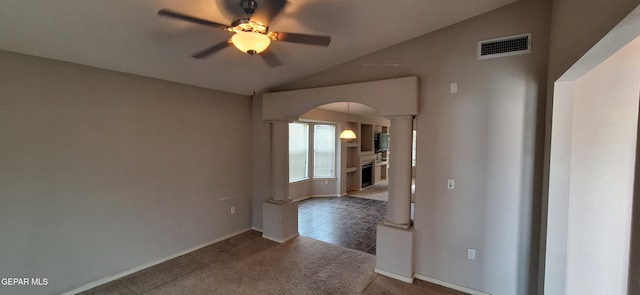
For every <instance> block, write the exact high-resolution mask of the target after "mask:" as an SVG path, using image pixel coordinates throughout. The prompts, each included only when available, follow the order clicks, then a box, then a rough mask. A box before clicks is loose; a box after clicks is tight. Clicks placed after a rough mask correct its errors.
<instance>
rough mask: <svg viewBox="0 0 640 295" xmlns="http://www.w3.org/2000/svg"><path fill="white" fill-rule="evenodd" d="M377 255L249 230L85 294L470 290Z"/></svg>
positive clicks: (421, 292) (388, 292) (423, 291)
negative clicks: (416, 275) (408, 271)
mask: <svg viewBox="0 0 640 295" xmlns="http://www.w3.org/2000/svg"><path fill="white" fill-rule="evenodd" d="M374 266H375V256H373V255H371V254H367V253H364V252H360V251H355V250H351V249H346V248H342V247H339V246H335V245H331V244H328V243H325V242H321V241H317V240H314V239H311V238H306V237H297V238H295V239H293V240H291V241H289V242H287V243H284V244H278V243H275V242H272V241H269V240H266V239H263V238H261V237H260V233H259V232H256V231H249V232H246V233H243V234H241V235H238V236H236V237H233V238H230V239H227V240H224V241H222V242H219V243H216V244H213V245H210V246H207V247H204V248H202V249H199V250H197V251H194V252H192V253H189V254H186V255H183V256H180V257H178V258H175V259H172V260H169V261H167V262H164V263H161V264H159V265H156V266H153V267H150V268H147V269H144V270H142V271H139V272H137V273H134V274H131V275H129V276H127V277H124V278H122V279H119V280H116V281H113V282H110V283H107V284H105V285H102V286H99V287H96V288H94V289H91V290H88V291H86V292H83V293H81V294H84V295H88V294H118V295H142V294H145V295H147V294H369V295H373V294H430V295H439V294H464V293H460V292H456V291H453V290H450V289H446V288H443V287H440V286H437V285H433V284H430V283H426V282H422V281H416V282H415V283H414V284H406V283H402V282H399V281H396V280H393V279H389V278H386V277H383V276H380V275H378V274H375V273H374V272H373V269H374Z"/></svg>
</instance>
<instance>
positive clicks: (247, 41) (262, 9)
mask: <svg viewBox="0 0 640 295" xmlns="http://www.w3.org/2000/svg"><path fill="white" fill-rule="evenodd" d="M285 4H286V0H272V1H260V4H258V1H256V0H240V1H239V5H240V8H242V11H243V12H244V14H243V15H242V16H240V17H238V18H236V19H235V20H234V21H233V22H232V23H231V25H229V26H228V25H223V24H219V23H216V22H212V21H208V20H205V19H201V18H197V17H193V16H190V15H186V14H183V13H180V12H176V11H173V10H169V9H161V10H160V11H158V15H159V16H164V17H170V18H174V19H179V20H184V21H188V22H192V23H196V24H200V25H205V26H209V27H214V28H218V29H222V30H225V31H228V32H231V33H233V35H232V36H231V38H230V39H229V40H225V41H222V42H220V43H218V44H216V45H213V46H211V47H209V48H207V49H204V50H202V51H200V52H197V53H195V54H193V55H191V56H192V57H194V58H206V57H208V56H210V55H212V54H214V53H216V52H218V51H220V50H222V49H224V48H226V47H229V46H230V45H234V46H235V47H236V48H237V49H238V50H240V51H242V52H244V53H247V54H249V55H254V54H258V55H260V56H262V58H263V59H264V60H265V62H266V63H267V64H268V65H269V66H272V67H277V66H279V65H281V64H282V62H281V61H280V59H279V58H278V57H277V56H276V55H275V54H274V53H273V52H272V51H270V50H269V49H268V48H269V45H270V44H271V42H272V41H281V42H291V43H300V44H307V45H316V46H324V47H326V46H329V43H330V42H331V37H329V36H318V35H308V34H298V33H287V32H275V31H269V23H270V22H271V20H273V18H275V17H276V16H277V15H278V14H279V13H280V12H282V10H283V9H284V6H285Z"/></svg>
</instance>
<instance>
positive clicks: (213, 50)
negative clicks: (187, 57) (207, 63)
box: [191, 41, 230, 58]
mask: <svg viewBox="0 0 640 295" xmlns="http://www.w3.org/2000/svg"><path fill="white" fill-rule="evenodd" d="M229 45H230V44H229V41H222V42H220V43H218V44H216V45H213V46H211V47H209V48H207V49H205V50H202V51H200V52H198V53H195V54H193V55H191V57H194V58H205V57H208V56H210V55H212V54H214V53H216V52H218V51H220V50H222V49H225V48H227V47H229Z"/></svg>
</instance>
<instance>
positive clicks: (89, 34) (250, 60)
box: [0, 0, 516, 94]
mask: <svg viewBox="0 0 640 295" xmlns="http://www.w3.org/2000/svg"><path fill="white" fill-rule="evenodd" d="M257 1H258V4H259V5H260V3H261V2H262V3H263V5H264V2H268V1H270V0H257ZM515 1H516V0H473V1H469V0H397V1H389V0H348V1H346V0H289V1H288V2H287V5H286V6H285V8H284V10H283V11H282V13H280V14H279V15H278V16H277V17H276V18H275V19H274V20H273V21H272V22H271V23H270V29H271V30H275V31H283V32H293V33H306V34H316V35H329V36H331V38H332V39H331V43H330V45H329V46H328V47H318V46H310V45H301V44H294V43H286V42H273V43H272V44H271V47H270V50H271V51H272V52H273V53H275V54H276V55H277V56H278V57H279V59H280V60H281V61H282V62H283V65H281V66H279V67H269V66H268V65H267V64H266V63H265V62H264V60H263V59H262V58H260V57H258V56H250V55H248V54H246V53H242V52H240V51H239V50H237V49H235V48H234V47H229V48H225V49H224V50H221V51H219V52H217V53H216V54H215V55H212V56H210V57H208V58H206V59H195V58H192V57H191V55H192V54H194V53H196V52H198V51H201V50H203V49H205V48H207V47H210V46H212V45H214V44H216V43H219V42H221V41H224V40H226V39H228V38H229V37H230V36H231V34H230V33H229V32H226V31H223V30H219V29H214V28H211V27H206V26H202V25H198V24H193V23H189V22H184V21H179V20H175V19H171V18H164V17H158V15H157V12H158V11H159V10H160V9H163V8H168V9H171V10H175V11H179V12H183V13H185V14H189V15H193V16H196V17H199V18H203V19H207V20H211V21H214V22H218V23H223V24H230V23H231V22H232V20H233V18H234V16H233V14H234V12H232V11H230V10H229V9H224V8H223V7H233V5H235V2H240V1H239V0H208V1H204V0H154V1H149V0H147V1H142V0H140V1H132V0H108V1H105V0H56V1H51V0H28V1H25V0H2V1H0V49H2V50H7V51H13V52H18V53H24V54H29V55H34V56H40V57H45V58H51V59H56V60H62V61H67V62H72V63H77V64H82V65H88V66H93V67H98V68H104V69H109V70H115V71H120V72H125V73H131V74H136V75H142V76H148V77H153V78H158V79H163V80H168V81H174V82H179V83H184V84H189V85H195V86H201V87H206V88H211V89H217V90H223V91H229V92H235V93H241V94H249V93H251V92H253V91H256V92H261V91H264V90H266V89H269V88H270V87H274V86H277V85H280V84H284V83H287V82H291V81H294V80H296V79H299V78H301V77H304V76H307V75H310V74H313V73H316V72H318V71H322V70H324V69H327V68H330V67H332V66H335V65H338V64H341V63H343V62H346V61H349V60H352V59H354V58H357V57H360V56H363V55H366V54H369V53H372V52H375V51H377V50H380V49H383V48H386V47H389V46H391V45H394V44H397V43H400V42H403V41H406V40H409V39H412V38H415V37H417V36H420V35H423V34H426V33H429V32H432V31H434V30H437V29H440V28H443V27H446V26H449V25H452V24H454V23H456V22H459V21H462V20H464V19H467V18H471V17H474V16H476V15H479V14H482V13H485V12H488V11H490V10H493V9H496V8H498V7H501V6H503V5H506V4H509V3H512V2H515ZM388 62H392V61H382V60H381V61H380V63H388ZM0 66H1V65H0Z"/></svg>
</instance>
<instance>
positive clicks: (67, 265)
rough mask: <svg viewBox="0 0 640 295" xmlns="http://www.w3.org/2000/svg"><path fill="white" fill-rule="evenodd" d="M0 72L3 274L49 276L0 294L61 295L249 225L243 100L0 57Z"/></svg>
mask: <svg viewBox="0 0 640 295" xmlns="http://www.w3.org/2000/svg"><path fill="white" fill-rule="evenodd" d="M0 65H2V66H0V77H1V78H0V167H1V168H0V200H1V203H2V204H1V205H0V218H1V220H2V221H1V222H0V224H2V226H0V237H1V238H0V239H1V240H2V242H1V243H0V253H2V254H0V257H2V262H1V263H0V277H41V278H42V277H45V278H48V282H49V284H48V285H47V286H46V287H40V288H36V287H6V286H0V293H2V294H59V293H61V292H63V291H68V290H71V289H74V288H77V287H79V286H81V285H84V284H87V283H90V282H92V281H95V280H98V279H102V278H104V277H108V276H112V275H116V274H118V273H121V272H123V271H126V270H128V269H131V268H133V267H135V266H137V265H141V264H145V263H150V262H153V261H157V260H159V259H164V258H166V257H168V256H171V255H174V254H176V253H179V252H182V251H185V250H188V249H190V248H193V247H195V246H198V245H202V244H203V243H207V242H210V241H213V240H215V239H217V238H220V237H223V236H225V235H228V234H232V233H234V232H238V231H241V230H244V229H247V228H248V227H250V221H251V166H252V163H251V159H250V158H249V157H247V155H248V154H249V153H250V149H251V148H250V146H251V138H250V137H248V136H238V134H247V133H249V132H250V130H251V106H250V102H249V98H248V97H246V96H241V95H235V94H229V93H224V92H219V91H213V90H207V89H202V88H196V87H191V86H185V85H181V84H176V83H169V82H164V81H160V80H155V79H150V78H143V77H138V76H133V75H128V74H121V73H117V72H112V71H106V70H100V69H96V68H91V67H85V66H78V65H74V64H70V63H64V62H58V61H52V60H46V59H42V58H36V57H30V56H25V55H20V54H14V53H9V52H4V51H0ZM230 206H235V207H236V214H235V215H231V214H230ZM7 288H10V289H7Z"/></svg>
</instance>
